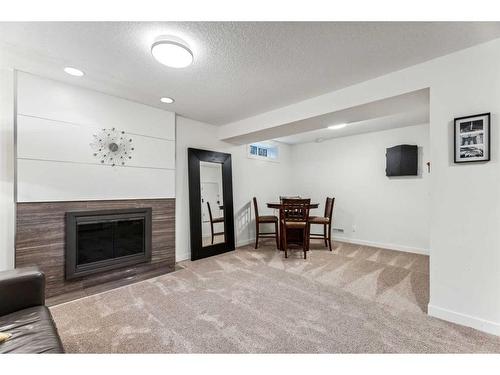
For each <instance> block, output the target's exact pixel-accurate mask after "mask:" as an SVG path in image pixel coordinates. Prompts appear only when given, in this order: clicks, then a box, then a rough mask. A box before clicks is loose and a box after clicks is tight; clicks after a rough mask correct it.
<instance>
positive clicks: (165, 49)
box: [151, 35, 193, 68]
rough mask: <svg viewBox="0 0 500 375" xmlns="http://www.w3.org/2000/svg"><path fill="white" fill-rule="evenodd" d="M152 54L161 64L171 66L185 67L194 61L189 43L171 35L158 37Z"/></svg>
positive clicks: (152, 47) (152, 48)
mask: <svg viewBox="0 0 500 375" xmlns="http://www.w3.org/2000/svg"><path fill="white" fill-rule="evenodd" d="M151 54H152V55H153V57H154V58H155V59H156V60H157V61H158V62H159V63H160V64H163V65H166V66H169V67H171V68H185V67H186V66H189V65H191V64H192V63H193V53H192V52H191V50H190V49H189V47H188V46H187V44H186V43H185V42H184V41H183V40H182V39H179V38H177V37H174V36H170V35H168V36H160V37H158V38H156V40H155V42H154V43H153V45H152V46H151Z"/></svg>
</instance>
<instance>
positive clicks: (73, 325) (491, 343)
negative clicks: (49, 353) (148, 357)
mask: <svg viewBox="0 0 500 375" xmlns="http://www.w3.org/2000/svg"><path fill="white" fill-rule="evenodd" d="M266 244H267V245H265V246H263V247H261V248H260V249H259V250H254V249H253V248H252V247H250V246H249V247H245V248H241V249H238V250H237V251H234V252H230V253H226V254H223V255H219V256H216V257H211V258H207V259H204V260H200V261H196V262H189V261H187V262H184V263H183V264H182V265H183V266H184V267H185V268H184V269H180V270H178V271H176V272H173V273H170V274H167V275H163V276H160V277H156V278H154V279H149V280H146V281H142V282H139V283H136V284H132V285H129V286H126V287H122V288H119V289H114V290H111V291H108V292H105V293H101V294H98V295H94V296H90V297H86V298H83V299H79V300H75V301H72V302H69V303H65V304H61V305H57V306H54V307H52V308H51V310H52V313H53V315H54V319H55V321H56V324H57V327H58V329H59V332H60V334H61V337H62V341H63V343H64V347H65V348H66V350H67V351H68V352H74V353H150V352H157V353H283V352H284V353H388V352H390V353H445V352H453V353H461V352H466V353H475V352H500V338H499V337H496V336H492V335H488V334H484V333H481V332H479V331H476V330H473V329H471V328H466V327H462V326H459V325H455V324H452V323H448V322H445V321H442V320H439V319H435V318H432V317H429V316H427V315H426V313H425V311H426V305H427V303H428V298H429V297H428V295H429V292H428V289H429V282H428V257H427V256H423V255H416V254H408V253H402V252H397V251H390V250H383V249H377V248H373V247H366V246H358V245H351V244H346V243H340V242H336V243H335V249H334V251H333V252H329V251H327V250H325V249H324V248H322V247H321V246H319V245H318V244H316V245H315V246H313V250H312V251H310V254H309V257H308V259H307V260H303V259H302V258H301V253H300V252H297V253H294V254H293V255H292V256H291V257H290V258H288V259H284V257H283V254H282V253H280V252H278V251H277V250H275V249H274V248H273V247H272V242H271V241H268V242H267V243H266Z"/></svg>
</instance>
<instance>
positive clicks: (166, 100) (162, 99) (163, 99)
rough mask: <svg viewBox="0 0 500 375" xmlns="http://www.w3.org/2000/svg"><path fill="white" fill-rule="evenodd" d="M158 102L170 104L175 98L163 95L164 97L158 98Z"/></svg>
mask: <svg viewBox="0 0 500 375" xmlns="http://www.w3.org/2000/svg"><path fill="white" fill-rule="evenodd" d="M160 102H162V103H167V104H172V103H173V102H175V100H174V99H172V98H169V97H164V98H161V99H160Z"/></svg>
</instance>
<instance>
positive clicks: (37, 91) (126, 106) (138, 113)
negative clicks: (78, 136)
mask: <svg viewBox="0 0 500 375" xmlns="http://www.w3.org/2000/svg"><path fill="white" fill-rule="evenodd" d="M17 87H18V89H17V91H18V99H17V113H18V114H23V115H30V116H36V117H42V118H47V119H52V120H59V121H66V122H72V123H75V124H82V125H89V126H91V127H98V128H106V127H115V128H117V129H120V130H125V131H126V132H129V133H136V134H144V135H149V136H152V137H158V138H164V139H170V140H175V126H174V125H173V124H175V113H173V112H167V111H162V110H161V109H158V108H153V107H149V106H147V105H144V104H139V103H135V102H132V101H130V100H125V99H121V98H117V97H115V96H110V95H106V94H103V93H100V92H97V91H93V90H88V89H84V88H80V87H77V86H72V85H68V84H66V83H61V82H57V81H53V80H49V79H45V78H42V77H38V76H34V75H31V74H27V73H18V79H17Z"/></svg>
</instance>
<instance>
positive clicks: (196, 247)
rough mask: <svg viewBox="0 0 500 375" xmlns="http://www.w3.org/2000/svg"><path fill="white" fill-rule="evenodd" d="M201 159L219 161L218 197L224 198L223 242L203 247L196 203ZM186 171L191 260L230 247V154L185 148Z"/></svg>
mask: <svg viewBox="0 0 500 375" xmlns="http://www.w3.org/2000/svg"><path fill="white" fill-rule="evenodd" d="M202 161H207V162H212V163H220V164H222V198H223V202H224V203H223V204H224V232H225V242H223V243H219V244H215V245H210V246H205V247H203V239H202V232H201V225H202V224H201V205H200V202H201V184H200V162H202ZM188 175H189V221H190V227H191V260H197V259H202V258H206V257H210V256H213V255H217V254H222V253H225V252H228V251H232V250H234V249H235V244H234V210H233V177H232V170H231V154H225V153H223V152H216V151H208V150H200V149H196V148H188Z"/></svg>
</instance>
